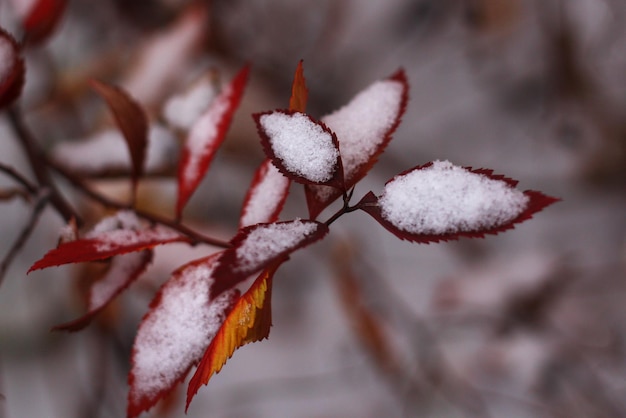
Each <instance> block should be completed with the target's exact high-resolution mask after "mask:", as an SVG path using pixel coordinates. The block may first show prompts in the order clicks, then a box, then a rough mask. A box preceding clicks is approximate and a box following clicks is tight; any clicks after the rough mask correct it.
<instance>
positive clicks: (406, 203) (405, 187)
mask: <svg viewBox="0 0 626 418" xmlns="http://www.w3.org/2000/svg"><path fill="white" fill-rule="evenodd" d="M516 185H517V181H515V180H511V179H509V178H506V177H504V176H501V175H494V174H493V172H492V171H491V170H485V169H478V170H472V169H471V168H465V167H458V166H455V165H453V164H452V163H450V162H448V161H435V162H432V163H428V164H426V165H423V166H420V167H416V168H413V169H411V170H408V171H405V172H404V173H401V174H399V175H397V176H396V177H394V178H393V179H392V180H390V181H389V182H387V184H386V185H385V190H384V192H383V194H382V196H380V197H378V198H376V196H374V194H373V193H371V192H370V193H369V194H367V195H366V196H365V197H364V198H363V199H362V200H361V202H360V203H359V204H358V206H359V207H360V208H361V209H363V210H364V211H366V212H368V213H369V214H370V215H372V216H373V217H374V218H375V219H376V220H377V221H378V222H380V224H381V225H382V226H384V227H385V228H386V229H388V230H389V231H391V232H392V233H393V234H395V235H396V236H398V237H399V238H401V239H406V240H409V241H413V242H422V243H428V242H437V241H446V240H450V239H458V238H459V237H461V236H467V237H483V236H484V235H485V234H496V233H498V232H501V231H504V230H507V229H510V228H513V227H514V225H515V224H517V223H519V222H522V221H525V220H527V219H529V218H531V217H532V215H533V214H534V213H536V212H539V211H540V210H542V209H543V208H545V207H546V206H548V205H551V204H552V203H555V202H556V201H558V200H559V199H556V198H553V197H550V196H546V195H544V194H542V193H540V192H536V191H532V190H527V191H524V192H522V191H520V190H517V189H516V188H515V186H516Z"/></svg>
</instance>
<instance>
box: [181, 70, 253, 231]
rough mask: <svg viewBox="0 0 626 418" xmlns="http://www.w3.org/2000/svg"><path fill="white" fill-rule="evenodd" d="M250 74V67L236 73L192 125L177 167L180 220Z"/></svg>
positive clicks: (224, 134) (213, 153) (222, 138)
mask: <svg viewBox="0 0 626 418" xmlns="http://www.w3.org/2000/svg"><path fill="white" fill-rule="evenodd" d="M249 72H250V67H249V66H245V67H243V68H242V69H241V70H240V71H239V73H238V74H237V75H236V76H235V78H233V80H232V81H231V82H230V84H229V85H228V86H226V87H225V88H224V89H223V90H222V92H221V93H220V94H219V96H218V97H217V98H215V100H213V102H211V105H210V106H209V108H208V109H207V111H206V112H205V113H204V114H203V115H202V116H201V117H200V118H199V119H198V120H197V121H196V122H195V123H194V126H193V127H192V128H191V131H190V132H189V135H188V136H187V141H186V142H185V146H184V148H183V150H182V155H181V158H180V163H179V166H178V201H177V202H176V217H177V218H179V219H180V217H181V215H182V211H183V209H184V207H185V205H186V204H187V201H188V200H189V198H190V197H191V195H192V194H193V192H194V191H195V190H196V188H197V187H198V185H199V184H200V181H202V178H203V177H204V175H205V174H206V172H207V170H208V169H209V165H210V164H211V161H212V160H213V156H214V155H215V153H216V151H217V149H218V148H219V146H220V145H221V144H222V142H223V141H224V138H225V137H226V131H227V130H228V128H229V126H230V123H231V121H232V118H233V114H234V113H235V110H236V109H237V107H238V106H239V102H240V101H241V97H242V95H243V90H244V88H245V86H246V82H247V80H248V74H249Z"/></svg>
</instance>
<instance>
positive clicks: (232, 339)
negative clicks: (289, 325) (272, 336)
mask: <svg viewBox="0 0 626 418" xmlns="http://www.w3.org/2000/svg"><path fill="white" fill-rule="evenodd" d="M279 265H280V263H279V262H277V263H274V264H273V265H272V266H270V267H269V268H268V269H266V270H265V271H263V273H261V275H260V276H259V277H258V278H257V279H256V280H255V281H254V283H253V284H252V286H250V289H248V291H247V292H246V293H244V294H243V296H241V298H239V300H237V302H236V304H235V306H234V307H233V309H232V311H230V313H229V314H228V316H227V317H226V320H225V321H224V323H223V324H222V326H221V327H220V329H219V331H218V332H217V334H216V335H215V337H214V338H213V340H212V341H211V344H210V345H209V347H208V348H207V350H206V352H205V353H204V355H203V356H202V361H201V362H200V364H199V365H198V369H197V370H196V373H195V374H194V375H193V377H192V378H191V380H190V381H189V386H188V388H187V407H186V409H187V408H189V404H190V403H191V400H192V399H193V397H194V396H195V394H196V393H197V392H198V389H200V386H202V385H206V384H207V383H208V382H209V379H210V378H211V376H212V375H213V374H214V373H219V371H220V370H222V367H223V366H224V364H225V363H226V361H227V360H228V359H229V358H231V357H232V355H233V353H234V352H235V350H236V349H238V348H239V347H241V346H244V345H246V344H248V343H252V342H256V341H261V340H262V339H264V338H267V337H268V336H269V333H270V327H271V326H272V306H271V296H272V278H273V277H274V273H275V272H276V269H278V266H279Z"/></svg>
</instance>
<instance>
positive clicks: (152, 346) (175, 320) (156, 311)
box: [127, 253, 239, 418]
mask: <svg viewBox="0 0 626 418" xmlns="http://www.w3.org/2000/svg"><path fill="white" fill-rule="evenodd" d="M218 258H219V253H218V254H213V255H211V256H209V257H206V258H203V259H199V260H195V261H192V262H191V263H189V264H186V265H185V266H183V267H181V268H179V269H178V270H176V271H175V272H174V273H173V275H172V277H171V278H170V279H169V280H168V281H167V282H166V283H165V284H164V285H163V287H161V289H160V290H159V292H158V294H157V295H156V296H155V298H154V299H153V301H152V302H151V303H150V310H149V311H148V313H147V314H146V315H145V316H144V318H143V320H142V321H141V325H139V330H138V331H137V336H136V337H135V343H134V345H133V352H132V367H131V371H130V373H129V375H128V383H129V385H130V391H129V393H128V410H127V416H128V417H129V418H132V417H136V416H138V415H139V414H141V413H142V412H143V411H147V410H148V409H150V408H151V407H153V406H154V405H155V404H156V403H157V402H158V401H159V400H160V399H162V398H163V397H164V396H166V395H168V394H169V393H170V392H171V391H172V390H173V389H174V387H175V386H176V385H177V384H178V383H180V382H181V381H182V380H184V379H185V376H186V375H187V373H189V370H190V369H191V367H192V366H194V365H196V364H198V362H199V361H200V359H201V358H202V354H203V353H204V351H205V350H206V348H207V347H208V346H209V344H210V343H211V340H212V339H213V337H214V336H215V335H216V333H217V332H218V330H219V329H220V327H221V325H222V323H223V322H224V320H225V319H226V317H227V315H228V313H229V312H230V311H231V309H232V307H233V305H234V303H235V300H236V299H237V297H238V296H239V292H238V291H237V290H232V291H229V292H226V293H223V294H221V295H219V296H217V297H215V296H214V294H213V293H211V292H210V289H209V286H210V283H211V281H212V279H211V276H212V272H213V269H214V268H215V265H216V261H217V260H218Z"/></svg>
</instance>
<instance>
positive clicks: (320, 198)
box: [305, 70, 409, 219]
mask: <svg viewBox="0 0 626 418" xmlns="http://www.w3.org/2000/svg"><path fill="white" fill-rule="evenodd" d="M408 92H409V85H408V82H407V79H406V75H405V73H404V71H402V70H399V71H398V72H396V73H395V74H393V75H392V76H391V77H389V78H387V79H385V80H380V81H377V82H375V83H373V84H372V85H370V86H369V87H368V88H366V89H365V90H363V91H361V92H360V93H359V94H357V95H356V96H355V97H354V98H353V99H352V100H351V101H350V103H348V104H347V105H346V106H344V107H342V108H341V109H339V110H337V111H335V112H333V113H331V114H329V115H327V116H324V117H322V118H321V121H322V122H324V124H326V126H328V128H330V129H331V130H332V131H333V132H334V133H335V134H336V135H337V139H338V140H339V149H340V151H341V161H342V164H343V172H344V178H345V187H346V189H350V188H351V187H352V186H354V185H355V184H356V183H357V182H358V181H359V180H361V179H362V178H363V177H365V175H366V174H367V172H368V171H369V170H370V169H371V168H372V167H373V166H374V164H375V163H376V161H377V160H378V157H379V156H380V154H382V152H383V151H384V150H385V148H386V147H387V144H388V143H389V141H391V137H392V134H393V132H394V131H395V130H396V128H397V127H398V125H399V124H400V119H401V117H402V115H403V114H404V111H405V110H406V105H407V102H408V97H409V93H408ZM305 191H306V197H307V204H308V207H309V214H310V216H311V218H313V219H314V218H316V217H317V216H318V215H319V214H320V212H322V210H324V209H325V208H326V207H327V206H328V205H329V204H331V203H332V202H333V201H334V200H335V199H337V198H338V197H339V196H341V194H342V193H341V191H339V190H336V189H332V188H330V187H326V186H317V185H306V186H305Z"/></svg>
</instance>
